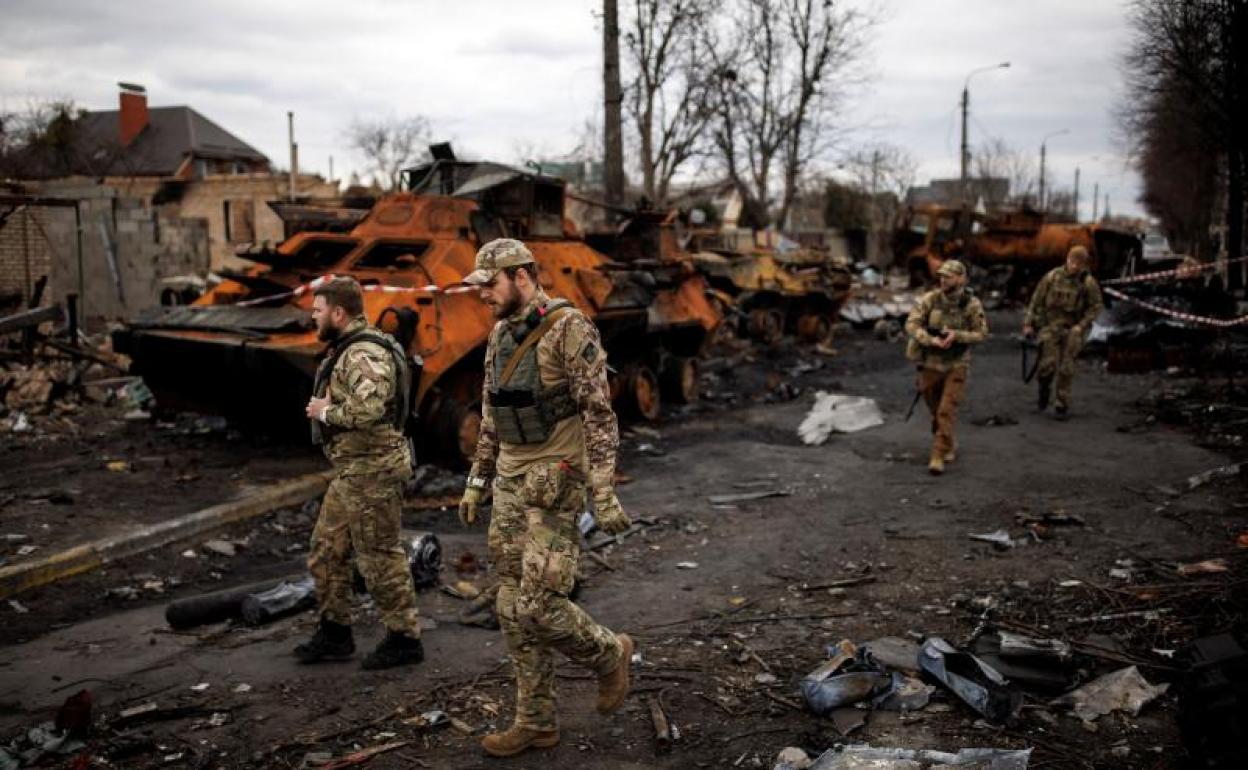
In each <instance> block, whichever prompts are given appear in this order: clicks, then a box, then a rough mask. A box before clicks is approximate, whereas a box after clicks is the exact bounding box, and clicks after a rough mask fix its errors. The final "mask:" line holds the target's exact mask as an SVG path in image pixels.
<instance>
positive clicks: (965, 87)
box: [959, 61, 1010, 202]
mask: <svg viewBox="0 0 1248 770" xmlns="http://www.w3.org/2000/svg"><path fill="white" fill-rule="evenodd" d="M1009 66H1010V63H1009V62H1008V61H1003V62H1001V63H1000V64H994V65H992V66H991V67H980V68H979V69H974V70H971V71H970V72H968V73H967V75H966V80H964V81H962V175H961V176H960V177H959V183H960V186H961V188H962V200H963V202H965V201H966V181H967V179H968V174H969V172H970V165H971V146H970V143H969V138H968V136H967V129H966V120H967V115H968V114H969V113H970V110H971V77H972V76H973V75H978V74H979V73H981V72H988V71H989V70H996V69H1007V68H1008V67H1009Z"/></svg>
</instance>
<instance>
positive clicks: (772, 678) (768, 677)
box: [754, 671, 776, 684]
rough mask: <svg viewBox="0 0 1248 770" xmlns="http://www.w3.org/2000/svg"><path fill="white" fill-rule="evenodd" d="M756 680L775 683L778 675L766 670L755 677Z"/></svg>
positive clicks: (760, 682)
mask: <svg viewBox="0 0 1248 770" xmlns="http://www.w3.org/2000/svg"><path fill="white" fill-rule="evenodd" d="M754 681H755V682H758V683H759V684H775V682H776V675H775V674H772V673H769V672H767V671H764V672H763V673H761V674H758V675H756V676H755V677H754Z"/></svg>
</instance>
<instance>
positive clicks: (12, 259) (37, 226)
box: [0, 208, 52, 308]
mask: <svg viewBox="0 0 1248 770" xmlns="http://www.w3.org/2000/svg"><path fill="white" fill-rule="evenodd" d="M47 220H48V212H47V211H46V210H44V209H39V208H25V209H22V210H20V211H15V212H14V213H12V214H11V215H10V216H9V217H8V219H6V220H5V221H4V224H3V225H0V308H14V307H17V306H18V305H25V303H26V302H27V301H28V299H29V297H30V293H31V290H32V289H33V288H34V285H35V282H36V281H38V280H39V277H40V276H43V275H48V273H49V271H50V269H51V263H52V252H51V247H50V246H49V243H48V234H47ZM44 297H45V299H44V302H45V304H46V302H47V294H46V293H45V295H44Z"/></svg>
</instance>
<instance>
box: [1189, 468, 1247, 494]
mask: <svg viewBox="0 0 1248 770" xmlns="http://www.w3.org/2000/svg"><path fill="white" fill-rule="evenodd" d="M1243 466H1244V463H1231V464H1230V465H1222V466H1219V467H1217V468H1210V469H1209V470H1207V471H1204V472H1203V473H1197V474H1196V475H1194V476H1188V477H1187V491H1189V492H1190V491H1192V490H1193V489H1197V488H1199V487H1203V486H1204V485H1206V484H1208V483H1209V482H1211V481H1215V480H1217V479H1226V478H1231V477H1232V476H1236V475H1238V474H1239V471H1240V468H1242V467H1243Z"/></svg>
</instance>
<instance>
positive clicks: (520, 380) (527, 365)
mask: <svg viewBox="0 0 1248 770" xmlns="http://www.w3.org/2000/svg"><path fill="white" fill-rule="evenodd" d="M571 306H572V303H571V302H568V301H567V300H554V301H553V302H550V303H548V304H547V305H546V306H545V308H543V310H544V313H543V320H542V321H541V323H540V324H534V323H531V322H530V323H528V325H527V331H526V333H525V334H524V335H523V336H522V337H521V338H520V339H516V337H515V335H514V334H513V333H511V332H510V331H509V330H508V329H506V328H503V329H501V330H500V333H499V335H498V339H497V340H496V342H495V345H496V347H495V350H494V389H493V390H491V391H490V392H489V396H488V399H487V401H488V403H487V405H486V408H487V409H488V410H489V414H490V417H491V418H492V419H493V420H494V429H495V430H496V431H498V437H499V439H501V440H502V441H505V442H507V443H508V444H540V443H542V442H543V441H545V440H546V439H548V438H550V434H551V431H553V430H554V428H555V425H557V424H558V423H559V421H560V420H565V419H567V418H568V417H571V416H573V415H575V414H576V412H577V409H576V402H575V401H573V400H572V391H571V390H570V389H569V387H568V383H567V382H563V383H561V384H559V385H556V386H554V387H551V388H546V387H543V385H542V379H541V372H540V370H539V368H538V365H537V342H538V340H540V339H541V338H542V336H544V335H545V334H546V332H547V331H549V330H550V328H551V327H552V326H554V321H555V319H556V318H558V317H559V316H562V315H563V314H565V313H567V312H569V311H568V310H567V308H570V307H571ZM517 355H519V356H520V358H519V360H518V361H515V362H513V361H512V359H513V358H514V357H515V356H517Z"/></svg>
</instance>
